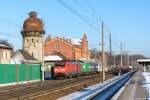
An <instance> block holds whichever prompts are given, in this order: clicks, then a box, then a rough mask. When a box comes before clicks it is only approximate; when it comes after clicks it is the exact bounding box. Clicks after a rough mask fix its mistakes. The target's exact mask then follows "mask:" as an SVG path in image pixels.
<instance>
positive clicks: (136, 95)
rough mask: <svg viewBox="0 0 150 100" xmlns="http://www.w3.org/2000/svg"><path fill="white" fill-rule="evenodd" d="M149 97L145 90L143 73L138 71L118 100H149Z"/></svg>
mask: <svg viewBox="0 0 150 100" xmlns="http://www.w3.org/2000/svg"><path fill="white" fill-rule="evenodd" d="M148 96H149V94H148V92H147V91H146V89H145V88H144V76H143V74H142V71H138V72H137V73H135V75H134V76H133V78H132V79H131V81H130V83H129V84H128V85H127V87H126V88H125V89H124V91H123V92H122V93H121V95H120V96H119V98H118V100H147V97H148Z"/></svg>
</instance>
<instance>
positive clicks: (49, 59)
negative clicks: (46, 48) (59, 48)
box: [44, 55, 63, 61]
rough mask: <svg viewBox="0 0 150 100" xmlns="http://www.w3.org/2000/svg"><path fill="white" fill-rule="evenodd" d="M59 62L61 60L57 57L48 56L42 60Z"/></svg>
mask: <svg viewBox="0 0 150 100" xmlns="http://www.w3.org/2000/svg"><path fill="white" fill-rule="evenodd" d="M60 60H63V59H62V58H61V57H60V56H58V55H50V56H46V57H45V58H44V61H60Z"/></svg>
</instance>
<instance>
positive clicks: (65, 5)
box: [57, 0, 100, 33]
mask: <svg viewBox="0 0 150 100" xmlns="http://www.w3.org/2000/svg"><path fill="white" fill-rule="evenodd" d="M57 1H58V2H59V3H60V4H61V5H63V6H64V7H65V8H67V9H68V10H69V11H71V12H72V13H74V14H75V15H76V16H77V17H79V18H80V19H81V20H83V21H84V22H86V23H87V24H88V25H89V26H90V27H91V28H93V29H94V30H95V31H96V32H98V33H99V32H100V30H99V29H98V28H96V27H95V26H94V25H93V24H91V23H90V22H89V21H88V20H87V18H86V17H85V16H83V15H81V14H80V13H78V12H77V11H76V10H74V9H73V8H72V7H70V6H69V5H67V4H66V3H65V2H63V1H62V0H57Z"/></svg>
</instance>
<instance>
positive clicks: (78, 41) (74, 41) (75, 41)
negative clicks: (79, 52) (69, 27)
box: [71, 39, 81, 45]
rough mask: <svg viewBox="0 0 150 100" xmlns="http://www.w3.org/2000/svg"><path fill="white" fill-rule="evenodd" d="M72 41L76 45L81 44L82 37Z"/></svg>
mask: <svg viewBox="0 0 150 100" xmlns="http://www.w3.org/2000/svg"><path fill="white" fill-rule="evenodd" d="M71 43H72V44H74V45H81V39H72V40H71Z"/></svg>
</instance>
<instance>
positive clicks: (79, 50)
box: [44, 33, 90, 60]
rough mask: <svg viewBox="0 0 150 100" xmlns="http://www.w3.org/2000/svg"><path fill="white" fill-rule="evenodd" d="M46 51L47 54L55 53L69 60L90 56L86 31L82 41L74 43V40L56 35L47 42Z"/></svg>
mask: <svg viewBox="0 0 150 100" xmlns="http://www.w3.org/2000/svg"><path fill="white" fill-rule="evenodd" d="M44 51H45V56H48V55H54V54H55V55H59V56H61V57H62V58H63V59H69V60H79V59H89V58H90V51H89V50H88V41H87V36H86V33H84V35H83V38H82V41H80V43H79V42H78V43H73V42H72V40H66V39H64V38H58V37H56V38H54V39H52V40H50V41H48V42H47V43H45V46H44Z"/></svg>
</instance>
